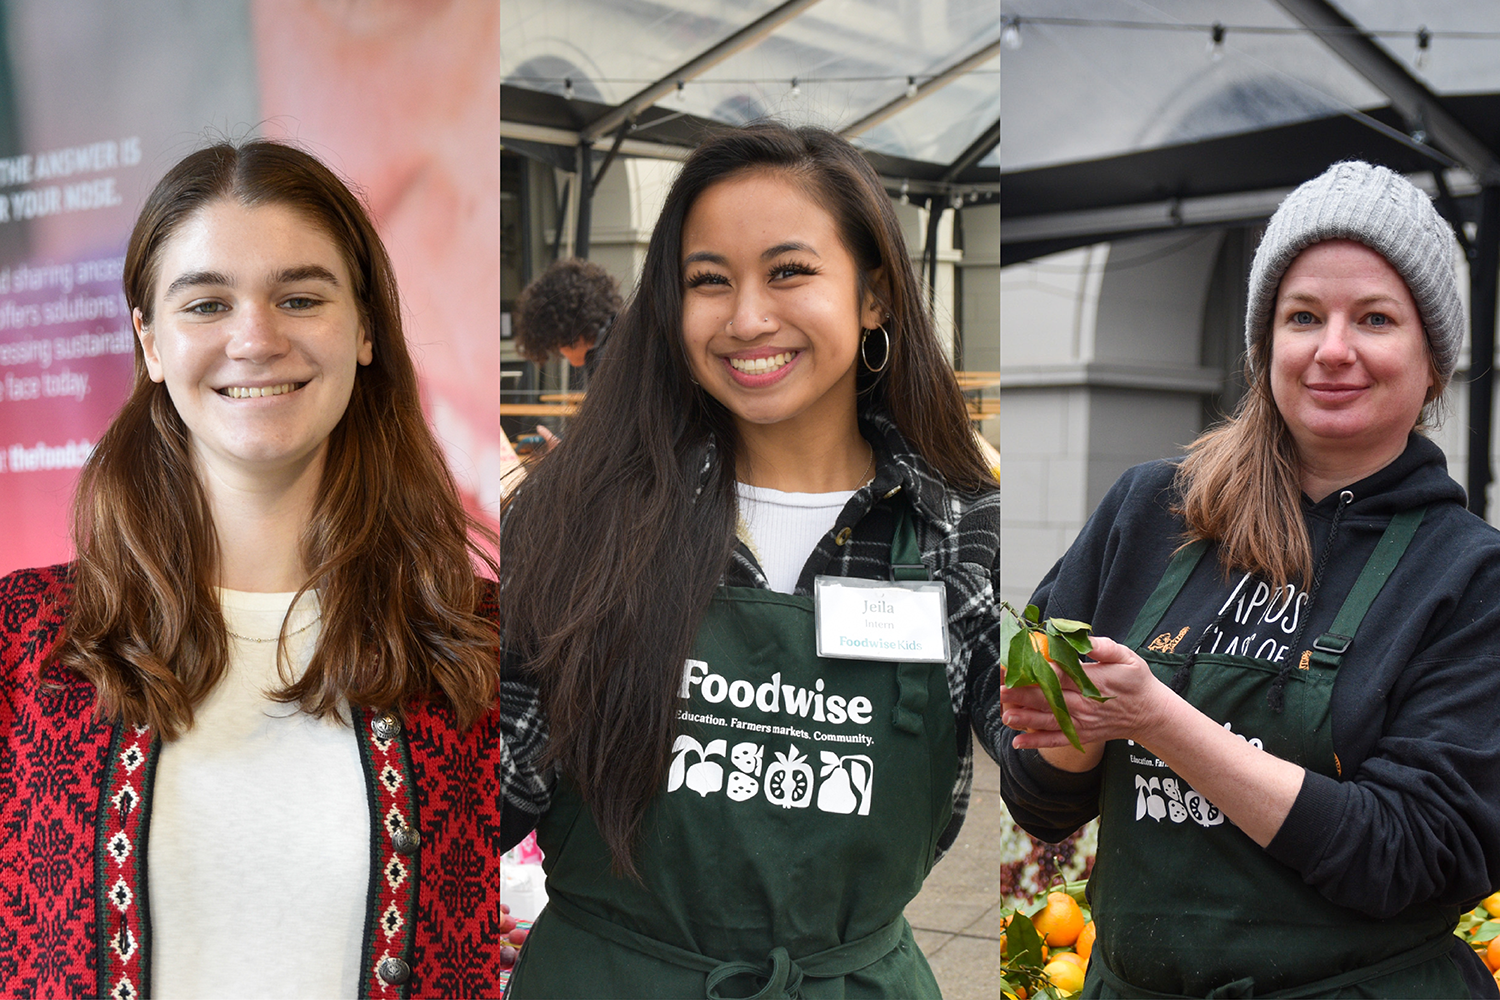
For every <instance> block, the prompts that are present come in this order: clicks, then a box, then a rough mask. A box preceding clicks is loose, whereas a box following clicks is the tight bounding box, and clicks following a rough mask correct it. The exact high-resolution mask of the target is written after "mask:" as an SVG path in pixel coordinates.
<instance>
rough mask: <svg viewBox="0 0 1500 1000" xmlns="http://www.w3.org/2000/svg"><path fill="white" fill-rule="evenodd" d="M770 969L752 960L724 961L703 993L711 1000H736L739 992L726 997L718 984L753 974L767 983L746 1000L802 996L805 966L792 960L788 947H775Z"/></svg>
mask: <svg viewBox="0 0 1500 1000" xmlns="http://www.w3.org/2000/svg"><path fill="white" fill-rule="evenodd" d="M769 958H770V960H771V971H770V972H769V973H768V972H766V970H765V969H764V968H763V967H762V966H758V965H755V964H753V963H750V962H725V963H724V964H723V965H721V966H719V967H718V968H717V969H715V970H714V971H712V972H710V973H709V974H708V983H707V985H706V986H705V988H704V993H705V994H706V995H707V997H708V1000H734V998H737V997H738V996H739V995H738V994H731V995H730V996H725V995H724V994H722V993H720V992H719V984H720V983H722V982H724V981H725V980H726V979H733V978H734V977H735V976H754V977H756V978H757V979H765V981H766V985H765V986H763V987H761V988H760V990H759V991H758V992H756V993H752V994H750V995H749V996H748V997H744V998H743V1000H799V998H800V997H801V996H802V966H800V965H798V964H797V963H796V962H794V961H792V957H791V956H790V955H788V954H787V952H786V949H785V948H772V949H771V954H770V956H769Z"/></svg>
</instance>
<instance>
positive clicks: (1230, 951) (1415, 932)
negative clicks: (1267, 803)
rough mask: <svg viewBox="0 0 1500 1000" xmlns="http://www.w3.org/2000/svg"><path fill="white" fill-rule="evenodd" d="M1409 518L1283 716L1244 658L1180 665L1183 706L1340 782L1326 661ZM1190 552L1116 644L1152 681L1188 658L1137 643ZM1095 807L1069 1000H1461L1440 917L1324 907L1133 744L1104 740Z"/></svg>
mask: <svg viewBox="0 0 1500 1000" xmlns="http://www.w3.org/2000/svg"><path fill="white" fill-rule="evenodd" d="M1422 513H1423V512H1422V511H1421V510H1417V511H1411V512H1407V513H1404V514H1400V515H1397V517H1396V518H1394V519H1393V520H1392V522H1391V524H1390V526H1389V527H1388V528H1387V529H1386V532H1385V534H1384V535H1383V536H1382V538H1381V540H1380V542H1379V543H1378V544H1377V546H1376V548H1375V552H1374V553H1373V554H1372V555H1371V557H1370V560H1369V562H1368V563H1367V564H1366V566H1365V568H1364V570H1363V571H1362V572H1361V574H1360V577H1359V579H1358V580H1357V581H1356V582H1355V584H1354V587H1353V589H1352V590H1351V591H1350V593H1349V595H1348V597H1347V599H1346V600H1345V602H1344V604H1343V606H1342V608H1341V609H1340V611H1339V613H1338V615H1337V616H1336V617H1335V619H1334V623H1333V625H1332V626H1331V627H1330V629H1329V631H1328V632H1327V633H1324V634H1322V635H1320V636H1318V637H1317V638H1316V639H1315V640H1314V641H1313V644H1312V654H1311V656H1309V657H1308V659H1307V662H1306V666H1305V668H1303V669H1293V670H1292V671H1291V672H1290V674H1289V675H1288V677H1287V678H1286V686H1285V692H1284V709H1283V711H1281V712H1275V711H1273V710H1272V709H1271V708H1269V707H1268V704H1267V694H1268V692H1269V690H1270V688H1271V686H1272V685H1273V683H1275V679H1276V676H1277V674H1278V673H1279V672H1280V671H1281V665H1280V664H1277V663H1274V662H1271V661H1269V660H1263V659H1257V658H1253V657H1248V656H1234V655H1224V654H1199V655H1196V656H1195V657H1194V659H1193V662H1192V665H1191V669H1190V672H1189V674H1188V683H1187V686H1186V687H1185V688H1184V689H1183V691H1182V694H1183V697H1185V698H1186V699H1187V700H1188V702H1190V703H1191V704H1192V705H1193V706H1194V707H1196V708H1197V709H1198V710H1199V711H1201V712H1203V713H1204V714H1206V715H1208V716H1209V717H1210V718H1212V719H1214V720H1216V721H1218V722H1220V723H1222V724H1224V726H1225V727H1226V728H1228V729H1230V730H1231V731H1232V732H1234V733H1236V734H1238V735H1240V736H1241V737H1242V738H1244V739H1247V740H1250V741H1251V742H1253V743H1255V744H1256V745H1258V746H1261V747H1262V748H1263V749H1265V750H1266V751H1267V752H1269V753H1272V754H1275V755H1276V756H1278V757H1280V758H1282V759H1283V760H1288V761H1291V762H1292V763H1294V764H1298V765H1301V766H1302V767H1304V768H1307V769H1308V770H1310V771H1315V772H1317V773H1319V774H1324V775H1328V776H1329V777H1333V778H1340V777H1341V775H1340V773H1339V772H1340V770H1341V765H1340V763H1339V762H1338V760H1337V758H1336V757H1335V755H1334V750H1333V737H1332V723H1331V717H1330V710H1329V700H1330V696H1331V694H1332V691H1333V682H1334V678H1335V676H1336V673H1337V669H1338V664H1339V660H1340V657H1341V656H1342V654H1343V653H1344V652H1345V651H1346V650H1347V649H1348V648H1349V646H1350V645H1351V644H1352V643H1353V642H1354V641H1355V639H1354V637H1355V635H1356V632H1357V630H1358V627H1359V623H1360V621H1361V620H1362V619H1363V617H1364V615H1365V612H1366V611H1367V610H1368V609H1369V606H1370V603H1371V602H1372V601H1373V600H1374V598H1375V596H1376V594H1377V593H1379V590H1380V587H1381V586H1382V585H1383V584H1384V582H1385V580H1386V579H1387V578H1388V577H1389V576H1390V573H1391V570H1392V569H1394V567H1395V565H1396V562H1397V561H1398V560H1399V559H1400V557H1401V554H1402V553H1403V552H1404V551H1405V549H1406V545H1407V543H1408V542H1409V541H1410V539H1411V536H1412V534H1413V533H1414V532H1415V531H1416V527H1417V524H1419V523H1420V521H1421V516H1422ZM1205 549H1206V546H1205V544H1204V543H1201V542H1199V543H1196V544H1194V545H1191V546H1189V547H1187V548H1185V549H1183V550H1181V551H1180V552H1178V553H1177V555H1176V556H1175V557H1174V558H1173V560H1172V562H1171V564H1170V565H1169V566H1168V567H1167V571H1166V573H1165V574H1164V575H1163V577H1162V579H1161V582H1160V583H1159V584H1158V585H1157V588H1156V590H1155V592H1154V593H1153V594H1152V595H1151V597H1150V599H1148V600H1147V602H1146V604H1145V606H1144V607H1143V608H1142V609H1141V613H1140V615H1139V617H1137V619H1136V622H1135V625H1134V627H1133V628H1132V629H1131V632H1130V636H1129V638H1128V639H1127V645H1129V646H1130V647H1131V648H1133V649H1135V650H1136V652H1138V653H1140V654H1141V656H1143V657H1144V658H1145V659H1146V660H1147V662H1148V663H1150V664H1151V668H1152V670H1153V671H1154V672H1155V673H1156V675H1157V676H1158V677H1160V678H1161V679H1162V680H1164V681H1166V680H1169V679H1170V678H1171V677H1172V676H1173V674H1174V673H1176V671H1177V670H1178V669H1179V668H1180V667H1181V666H1183V664H1184V663H1185V662H1186V661H1187V659H1188V657H1187V656H1185V655H1183V654H1179V653H1166V652H1156V651H1152V650H1150V649H1148V648H1147V646H1146V641H1147V638H1148V637H1149V636H1150V635H1151V633H1152V632H1153V631H1154V630H1155V629H1156V627H1157V625H1158V623H1159V622H1160V620H1161V617H1162V615H1163V614H1164V613H1165V612H1166V610H1167V609H1168V607H1170V606H1171V604H1172V601H1173V599H1174V598H1175V597H1176V596H1177V594H1178V592H1179V591H1180V590H1181V589H1182V586H1183V584H1184V583H1185V582H1186V581H1187V578H1188V576H1189V575H1190V574H1191V573H1192V571H1193V568H1194V567H1195V566H1196V565H1197V563H1198V561H1199V559H1200V558H1201V557H1202V555H1203V553H1204V551H1205ZM1099 806H1100V809H1099V811H1100V825H1099V847H1098V854H1097V858H1096V861H1095V867H1094V873H1093V876H1092V878H1091V879H1090V885H1089V896H1090V901H1091V903H1092V904H1093V908H1094V917H1095V920H1096V921H1097V926H1098V928H1099V931H1098V941H1097V944H1096V945H1095V950H1094V953H1093V960H1092V961H1091V963H1090V967H1089V974H1088V980H1087V982H1086V983H1085V986H1084V996H1087V997H1161V996H1194V997H1210V996H1212V997H1220V996H1222V997H1248V996H1257V997H1265V996H1283V995H1284V996H1299V997H1310V996H1355V997H1358V996H1369V997H1436V996H1465V995H1467V989H1466V988H1465V986H1464V984H1463V980H1462V978H1461V976H1460V975H1459V972H1458V969H1457V968H1456V966H1455V965H1454V964H1453V962H1452V960H1451V959H1450V958H1449V957H1448V954H1449V951H1450V949H1451V948H1452V945H1453V941H1454V938H1453V936H1452V933H1451V932H1452V930H1453V927H1454V924H1455V922H1456V920H1457V917H1458V911H1457V909H1456V908H1454V907H1442V906H1438V905H1436V904H1422V905H1418V906H1413V907H1411V908H1409V909H1407V910H1405V911H1403V912H1402V913H1400V914H1398V915H1397V916H1395V917H1392V918H1390V919H1386V920H1380V919H1376V918H1373V917H1369V916H1366V915H1364V914H1362V913H1359V912H1357V911H1354V910H1351V909H1347V908H1345V907H1342V906H1338V905H1337V904H1335V903H1332V902H1330V901H1329V900H1327V899H1325V898H1324V897H1323V896H1322V895H1321V894H1319V893H1318V891H1317V890H1316V889H1314V888H1312V887H1311V886H1309V885H1307V883H1305V882H1304V881H1303V880H1302V877H1301V876H1300V875H1299V874H1298V873H1297V872H1296V871H1294V870H1293V869H1292V868H1289V867H1287V866H1286V865H1284V864H1282V863H1280V862H1279V861H1276V860H1274V859H1272V858H1271V857H1270V856H1269V855H1267V854H1266V852H1265V851H1264V850H1263V849H1262V848H1261V847H1260V846H1258V845H1257V844H1256V843H1255V842H1254V841H1252V840H1251V839H1250V838H1249V837H1247V836H1246V835H1245V834H1244V833H1243V832H1241V831H1240V830H1239V829H1238V828H1237V827H1235V825H1234V824H1233V823H1232V822H1230V821H1229V820H1228V819H1227V818H1226V817H1225V816H1224V814H1223V813H1222V812H1220V811H1219V810H1218V809H1217V808H1216V807H1215V806H1214V805H1213V803H1212V802H1210V801H1208V800H1207V799H1206V798H1204V797H1203V796H1202V795H1200V794H1199V793H1198V792H1196V791H1195V790H1193V789H1192V788H1191V787H1189V786H1188V785H1187V783H1186V782H1184V781H1183V780H1182V779H1181V778H1179V777H1178V776H1177V775H1176V774H1175V773H1174V772H1173V771H1172V770H1171V769H1170V768H1168V767H1167V766H1166V765H1165V764H1163V763H1162V762H1161V761H1159V760H1157V759H1156V758H1155V757H1154V756H1153V755H1152V754H1151V752H1150V751H1149V750H1147V749H1146V748H1144V747H1142V746H1139V745H1136V744H1135V743H1134V742H1132V741H1127V740H1113V741H1111V742H1110V743H1109V744H1108V746H1107V747H1106V750H1105V759H1104V773H1103V784H1102V787H1101V792H1100V803H1099Z"/></svg>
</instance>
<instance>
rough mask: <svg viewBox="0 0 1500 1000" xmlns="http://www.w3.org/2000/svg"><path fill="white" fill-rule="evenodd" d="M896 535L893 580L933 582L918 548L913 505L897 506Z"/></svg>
mask: <svg viewBox="0 0 1500 1000" xmlns="http://www.w3.org/2000/svg"><path fill="white" fill-rule="evenodd" d="M896 510H897V513H896V533H895V534H894V535H892V536H891V579H892V580H931V579H932V577H931V576H929V575H928V574H927V567H926V566H924V565H923V564H922V550H921V549H920V548H918V547H917V531H916V529H915V528H913V527H912V523H911V513H910V511H911V504H910V503H900V504H897V505H896Z"/></svg>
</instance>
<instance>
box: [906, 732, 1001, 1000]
mask: <svg viewBox="0 0 1500 1000" xmlns="http://www.w3.org/2000/svg"><path fill="white" fill-rule="evenodd" d="M1003 815H1004V811H1003V810H1002V809H1001V808H1000V767H999V765H997V764H996V763H995V762H994V761H993V760H991V759H990V758H989V756H988V755H986V754H985V752H984V751H983V750H980V749H978V748H977V747H976V748H975V753H974V794H973V797H972V798H971V799H970V800H969V814H968V816H967V817H966V818H965V820H964V826H963V830H962V831H960V833H959V836H958V842H957V843H955V844H954V845H953V849H952V850H951V851H949V852H948V854H947V856H946V857H944V858H943V860H942V861H939V862H938V863H937V865H936V866H935V867H934V868H933V869H932V872H931V874H929V875H928V876H927V882H926V883H925V884H924V885H923V886H922V891H921V892H920V893H918V894H917V898H916V899H914V900H912V901H911V903H910V904H909V905H908V906H907V907H906V919H907V920H909V921H910V922H911V926H912V931H913V933H914V934H915V936H916V939H917V946H918V947H919V948H921V949H922V951H923V952H924V953H925V954H926V955H927V961H928V962H929V963H931V965H932V971H933V973H934V974H935V975H936V976H937V980H938V985H939V986H941V987H942V989H943V997H944V998H945V1000H995V998H996V997H998V996H999V995H1000V991H999V989H998V988H997V987H996V985H995V983H996V981H997V980H998V979H999V978H1000V905H1001V899H1000V846H1001V836H1000V834H1001V829H1000V825H1001V821H1002V817H1003ZM1007 825H1008V824H1007Z"/></svg>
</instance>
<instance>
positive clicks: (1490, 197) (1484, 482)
mask: <svg viewBox="0 0 1500 1000" xmlns="http://www.w3.org/2000/svg"><path fill="white" fill-rule="evenodd" d="M1474 242H1475V249H1476V250H1477V251H1478V252H1477V253H1476V254H1475V255H1474V259H1473V260H1472V261H1470V262H1469V442H1468V444H1469V462H1468V465H1469V468H1468V482H1467V483H1466V484H1465V486H1466V487H1467V490H1468V493H1469V510H1471V511H1473V512H1474V513H1475V514H1478V515H1479V516H1480V517H1484V516H1485V515H1486V513H1487V512H1488V510H1487V509H1488V506H1489V486H1490V483H1491V482H1492V481H1493V480H1494V477H1493V475H1492V471H1491V469H1490V434H1491V428H1492V414H1493V413H1494V409H1493V407H1494V393H1495V309H1496V305H1497V298H1500V295H1497V293H1500V188H1496V187H1486V188H1485V189H1484V190H1483V191H1481V192H1480V193H1479V234H1478V238H1477V239H1476V240H1475V241H1474Z"/></svg>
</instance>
